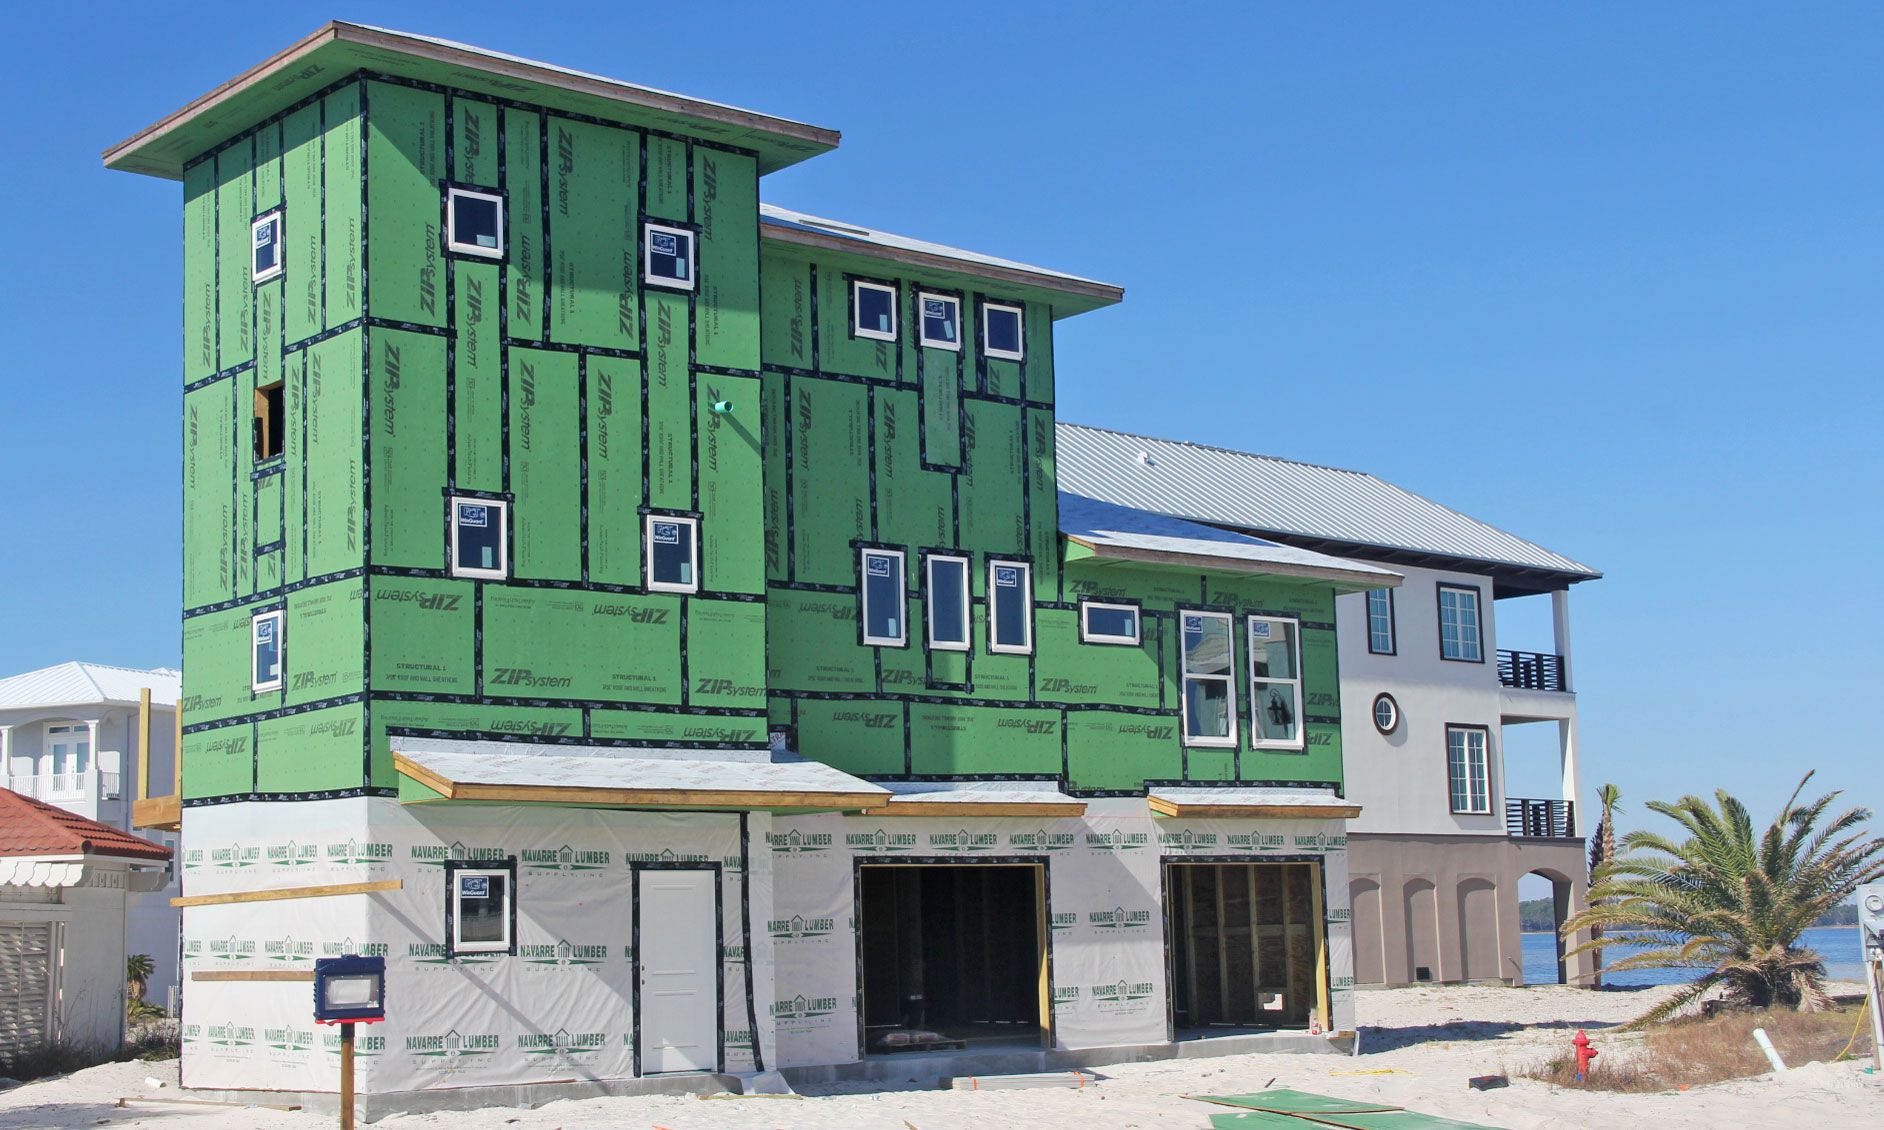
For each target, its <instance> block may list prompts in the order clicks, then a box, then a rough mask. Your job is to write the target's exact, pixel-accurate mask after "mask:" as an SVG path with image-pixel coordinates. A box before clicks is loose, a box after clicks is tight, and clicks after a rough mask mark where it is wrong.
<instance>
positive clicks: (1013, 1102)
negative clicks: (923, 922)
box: [0, 987, 1884, 1130]
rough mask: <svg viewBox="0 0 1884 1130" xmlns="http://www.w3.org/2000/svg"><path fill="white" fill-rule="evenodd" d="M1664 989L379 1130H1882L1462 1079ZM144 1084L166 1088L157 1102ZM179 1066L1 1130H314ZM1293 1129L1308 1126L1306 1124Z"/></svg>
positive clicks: (1876, 1105)
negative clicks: (1271, 1108)
mask: <svg viewBox="0 0 1884 1130" xmlns="http://www.w3.org/2000/svg"><path fill="white" fill-rule="evenodd" d="M1663 991H1665V990H1646V991H1642V992H1596V993H1593V992H1585V991H1581V990H1576V989H1567V988H1560V987H1545V988H1534V989H1501V988H1476V987H1474V988H1409V989H1394V990H1388V991H1380V992H1368V993H1362V994H1361V995H1360V996H1359V998H1358V999H1359V1009H1360V1018H1361V1023H1362V1024H1363V1026H1364V1027H1363V1043H1362V1054H1361V1055H1359V1056H1356V1057H1354V1058H1351V1059H1350V1058H1337V1057H1333V1056H1299V1055H1298V1056H1285V1055H1245V1056H1231V1057H1225V1058H1222V1059H1201V1060H1184V1061H1167V1062H1163V1063H1142V1064H1125V1065H1121V1066H1118V1067H1112V1068H1101V1069H1099V1073H1100V1074H1101V1075H1103V1076H1104V1079H1103V1081H1101V1082H1099V1083H1097V1084H1095V1085H1093V1086H1090V1087H1088V1088H1086V1089H1085V1090H1083V1091H1072V1090H1031V1091H982V1092H975V1093H970V1092H960V1091H940V1090H934V1089H928V1088H925V1089H921V1090H900V1091H881V1090H876V1091H870V1090H864V1089H863V1088H862V1087H861V1086H860V1085H856V1084H847V1085H844V1086H841V1087H821V1088H816V1089H813V1091H812V1093H809V1094H807V1095H806V1096H805V1097H804V1098H763V1097H751V1098H722V1099H712V1100H702V1099H698V1098H694V1097H648V1098H624V1099H588V1100H584V1101H580V1102H559V1103H551V1104H549V1105H547V1106H544V1107H542V1108H540V1109H537V1110H533V1111H524V1110H516V1109H513V1108H505V1107H491V1108H487V1109H484V1110H480V1111H475V1112H471V1113H468V1114H460V1113H452V1114H429V1115H417V1116H395V1117H392V1118H387V1119H385V1120H383V1121H381V1122H379V1123H376V1125H378V1126H384V1127H388V1128H389V1130H408V1128H419V1127H427V1128H430V1127H439V1128H449V1130H497V1128H500V1127H501V1128H506V1130H508V1128H511V1127H515V1128H516V1130H551V1128H571V1130H574V1128H585V1130H599V1128H602V1127H610V1128H615V1127H622V1128H633V1130H645V1128H656V1130H663V1128H664V1130H700V1128H714V1130H721V1128H730V1127H794V1128H806V1130H865V1128H870V1130H876V1128H882V1130H947V1128H951V1127H975V1128H977V1130H1004V1128H1007V1127H1030V1128H1039V1130H1100V1128H1113V1127H1120V1128H1124V1127H1146V1128H1150V1127H1184V1128H1187V1130H1207V1128H1208V1126H1209V1124H1210V1122H1209V1115H1210V1114H1212V1113H1219V1112H1228V1111H1229V1109H1230V1108H1228V1107H1213V1106H1210V1105H1208V1104H1205V1103H1200V1102H1196V1101H1194V1100H1190V1099H1185V1098H1182V1097H1181V1096H1183V1095H1185V1094H1191V1093H1205V1094H1239V1093H1247V1092H1250V1091H1257V1090H1261V1089H1262V1088H1263V1087H1265V1086H1267V1085H1270V1084H1271V1083H1272V1081H1273V1084H1274V1085H1275V1086H1278V1087H1282V1086H1286V1087H1294V1088H1297V1089H1300V1090H1305V1091H1314V1092H1317V1093H1320V1094H1329V1095H1338V1096H1341V1097H1343V1098H1356V1099H1379V1100H1384V1101H1386V1102H1389V1103H1392V1104H1395V1105H1399V1106H1405V1107H1408V1108H1410V1109H1414V1110H1421V1111H1425V1112H1427V1113H1429V1114H1439V1115H1445V1116H1447V1117H1451V1118H1457V1119H1462V1120H1465V1121H1470V1122H1478V1123H1482V1124H1484V1125H1487V1126H1503V1127H1509V1128H1512V1130H1532V1128H1553V1130H1554V1128H1572V1127H1626V1128H1628V1130H1683V1128H1688V1127H1693V1128H1695V1130H1701V1128H1705V1130H1726V1128H1733V1127H1749V1126H1752V1127H1771V1128H1774V1130H1777V1128H1779V1127H1810V1128H1812V1130H1837V1128H1840V1127H1854V1128H1855V1127H1865V1128H1873V1130H1875V1128H1878V1127H1884V1076H1880V1075H1867V1074H1865V1073H1864V1072H1863V1068H1864V1067H1865V1066H1867V1065H1868V1064H1869V1062H1870V1060H1869V1058H1868V1057H1867V1058H1866V1060H1865V1061H1863V1062H1862V1063H1850V1062H1847V1063H1843V1064H1837V1065H1826V1064H1810V1065H1803V1066H1799V1067H1797V1068H1796V1069H1795V1070H1793V1071H1791V1072H1788V1073H1787V1074H1785V1075H1781V1076H1772V1075H1768V1076H1761V1077H1759V1078H1755V1079H1745V1080H1740V1081H1737V1082H1733V1083H1723V1084H1718V1085H1715V1086H1711V1087H1697V1088H1695V1089H1693V1090H1690V1091H1685V1092H1678V1093H1671V1094H1662V1095H1618V1094H1607V1093H1603V1092H1583V1091H1576V1090H1569V1089H1562V1088H1554V1087H1549V1086H1546V1085H1544V1084H1542V1083H1535V1082H1531V1081H1529V1080H1525V1079H1518V1078H1513V1079H1512V1081H1511V1086H1510V1087H1509V1088H1505V1089H1501V1090H1496V1091H1488V1092H1478V1091H1473V1090H1471V1089H1469V1088H1468V1087H1467V1086H1466V1079H1467V1078H1468V1077H1469V1076H1473V1075H1485V1074H1495V1073H1501V1072H1506V1071H1512V1072H1515V1071H1518V1070H1520V1069H1522V1068H1524V1067H1526V1066H1528V1065H1531V1064H1534V1063H1539V1062H1541V1061H1542V1060H1543V1059H1544V1058H1545V1057H1546V1056H1547V1055H1549V1054H1551V1053H1553V1052H1557V1051H1561V1050H1568V1047H1569V1041H1570V1038H1571V1037H1572V1036H1573V1035H1574V1034H1575V1032H1576V1030H1577V1029H1578V1028H1584V1029H1587V1030H1588V1031H1589V1033H1590V1036H1591V1038H1592V1039H1593V1040H1595V1042H1596V1045H1597V1047H1598V1048H1599V1049H1601V1050H1602V1051H1603V1053H1604V1054H1606V1055H1613V1056H1617V1057H1619V1058H1621V1057H1625V1056H1626V1055H1627V1054H1628V1051H1629V1048H1630V1046H1631V1044H1632V1043H1634V1041H1633V1040H1632V1039H1631V1038H1630V1037H1627V1036H1625V1035H1622V1034H1619V1033H1614V1032H1606V1031H1602V1029H1605V1028H1607V1027H1609V1026H1611V1025H1613V1024H1616V1023H1618V1022H1620V1021H1623V1020H1627V1019H1629V1018H1630V1017H1632V1016H1635V1015H1637V1014H1638V1013H1639V1012H1640V1011H1641V1010H1643V1009H1644V1008H1646V1007H1648V1005H1649V1004H1650V1003H1652V1002H1653V1001H1654V1000H1655V999H1656V996H1655V995H1656V994H1657V993H1659V992H1663ZM146 1076H152V1077H156V1078H159V1079H164V1080H167V1081H168V1083H169V1086H167V1087H166V1088H164V1089H162V1090H154V1089H152V1088H151V1087H149V1086H147V1085H146V1084H145V1083H144V1079H145V1077H146ZM175 1087H176V1065H175V1063H167V1064H149V1063H120V1064H109V1065H106V1066H104V1067H97V1068H93V1069H91V1070H89V1071H81V1072H78V1073H77V1074H74V1075H69V1076H65V1077H63V1078H59V1079H53V1080H48V1081H45V1082H42V1083H34V1084H29V1085H27V1086H24V1087H19V1088H16V1089H14V1090H11V1091H7V1092H0V1130H12V1128H16V1127H17V1128H22V1130H24V1128H26V1127H34V1128H38V1127H47V1128H54V1127H82V1126H83V1127H89V1126H97V1125H108V1126H151V1127H157V1126H170V1127H177V1128H179V1130H315V1128H316V1127H323V1126H331V1125H333V1121H332V1120H331V1118H321V1117H319V1116H316V1115H312V1114H306V1113H287V1112H280V1111H268V1110H257V1109H253V1108H247V1109H244V1108H227V1107H191V1106H179V1105H170V1104H161V1105H158V1104H152V1105H142V1104H132V1105H131V1106H130V1107H128V1108H125V1109H119V1108H117V1107H116V1106H115V1103H116V1101H117V1099H118V1097H119V1096H121V1095H131V1096H137V1095H144V1096H150V1095H161V1096H168V1097H173V1098H175V1097H187V1096H179V1095H178V1092H177V1091H176V1089H175ZM1304 1125H1306V1124H1304Z"/></svg>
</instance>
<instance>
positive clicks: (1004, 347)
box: [981, 302, 1026, 361]
mask: <svg viewBox="0 0 1884 1130" xmlns="http://www.w3.org/2000/svg"><path fill="white" fill-rule="evenodd" d="M1025 317H1026V313H1025V312H1024V311H1023V310H1022V309H1021V308H1020V307H1019V306H1008V305H1004V304H1002V303H998V302H990V303H988V304H987V305H985V306H983V307H982V308H981V352H982V353H983V355H985V356H988V357H996V358H999V359H1000V360H1003V361H1021V360H1025V359H1026V351H1025V348H1024V347H1023V345H1022V341H1021V326H1022V324H1023V320H1024V319H1025Z"/></svg>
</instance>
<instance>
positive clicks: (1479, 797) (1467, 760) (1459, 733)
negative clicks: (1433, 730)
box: [1446, 726, 1491, 815]
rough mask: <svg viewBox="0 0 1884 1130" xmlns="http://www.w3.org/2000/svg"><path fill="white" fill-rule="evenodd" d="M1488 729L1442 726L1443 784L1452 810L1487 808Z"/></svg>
mask: <svg viewBox="0 0 1884 1130" xmlns="http://www.w3.org/2000/svg"><path fill="white" fill-rule="evenodd" d="M1490 740H1491V739H1490V732H1489V731H1488V730H1486V728H1485V727H1483V726H1447V727H1446V784H1447V793H1448V795H1449V796H1450V797H1451V798H1452V811H1454V812H1457V813H1461V814H1481V815H1482V814H1485V813H1489V812H1490V811H1491V769H1490V764H1491V758H1490V756H1489V755H1488V753H1487V751H1486V746H1487V744H1488V743H1489V742H1490Z"/></svg>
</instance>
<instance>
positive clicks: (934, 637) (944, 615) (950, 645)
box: [929, 557, 968, 651]
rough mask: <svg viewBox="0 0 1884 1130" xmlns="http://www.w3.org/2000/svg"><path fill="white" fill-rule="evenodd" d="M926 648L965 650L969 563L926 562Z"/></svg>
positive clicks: (951, 560) (958, 560)
mask: <svg viewBox="0 0 1884 1130" xmlns="http://www.w3.org/2000/svg"><path fill="white" fill-rule="evenodd" d="M929 646H930V647H933V648H940V649H942V650H944V651H965V650H967V648H968V559H967V558H965V557H931V558H929Z"/></svg>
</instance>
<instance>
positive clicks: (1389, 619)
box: [1367, 589, 1394, 655]
mask: <svg viewBox="0 0 1884 1130" xmlns="http://www.w3.org/2000/svg"><path fill="white" fill-rule="evenodd" d="M1367 650H1368V651H1370V652H1373V653H1374V654H1375V655H1392V654H1393V653H1394V639H1393V590H1392V589H1368V590H1367Z"/></svg>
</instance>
